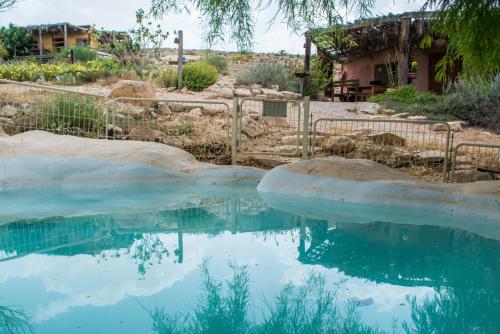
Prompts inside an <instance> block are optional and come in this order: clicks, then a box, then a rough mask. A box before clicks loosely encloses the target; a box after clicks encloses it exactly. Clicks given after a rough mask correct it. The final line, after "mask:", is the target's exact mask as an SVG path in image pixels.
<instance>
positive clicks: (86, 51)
mask: <svg viewBox="0 0 500 334" xmlns="http://www.w3.org/2000/svg"><path fill="white" fill-rule="evenodd" d="M71 51H73V53H74V55H75V60H77V61H80V62H86V61H90V60H95V59H97V52H96V51H95V50H92V49H90V48H86V47H80V46H75V47H72V48H68V49H64V50H62V51H61V52H58V53H56V54H55V55H54V59H55V60H57V61H69V60H70V59H69V54H70V52H71Z"/></svg>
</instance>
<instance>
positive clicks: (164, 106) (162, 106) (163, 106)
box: [158, 102, 172, 115]
mask: <svg viewBox="0 0 500 334" xmlns="http://www.w3.org/2000/svg"><path fill="white" fill-rule="evenodd" d="M171 113H172V110H170V107H169V106H168V103H166V102H159V103H158V114H160V115H169V114H171Z"/></svg>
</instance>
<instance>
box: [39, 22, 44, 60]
mask: <svg viewBox="0 0 500 334" xmlns="http://www.w3.org/2000/svg"><path fill="white" fill-rule="evenodd" d="M38 47H39V48H40V56H43V33H42V28H38Z"/></svg>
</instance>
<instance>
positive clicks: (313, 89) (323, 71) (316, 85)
mask: <svg viewBox="0 0 500 334" xmlns="http://www.w3.org/2000/svg"><path fill="white" fill-rule="evenodd" d="M311 63H312V66H311V71H310V76H309V85H308V86H307V88H306V90H305V91H304V95H306V96H310V97H311V98H312V99H317V98H318V93H319V92H320V91H324V90H325V89H326V88H327V86H328V79H329V76H328V64H327V63H326V62H323V61H322V60H321V59H320V58H319V57H317V56H315V57H313V58H312V62H311Z"/></svg>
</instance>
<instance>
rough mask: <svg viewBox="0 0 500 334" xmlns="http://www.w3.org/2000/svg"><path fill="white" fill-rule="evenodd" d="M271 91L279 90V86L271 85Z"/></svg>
mask: <svg viewBox="0 0 500 334" xmlns="http://www.w3.org/2000/svg"><path fill="white" fill-rule="evenodd" d="M271 89H274V90H280V86H278V85H271Z"/></svg>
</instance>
